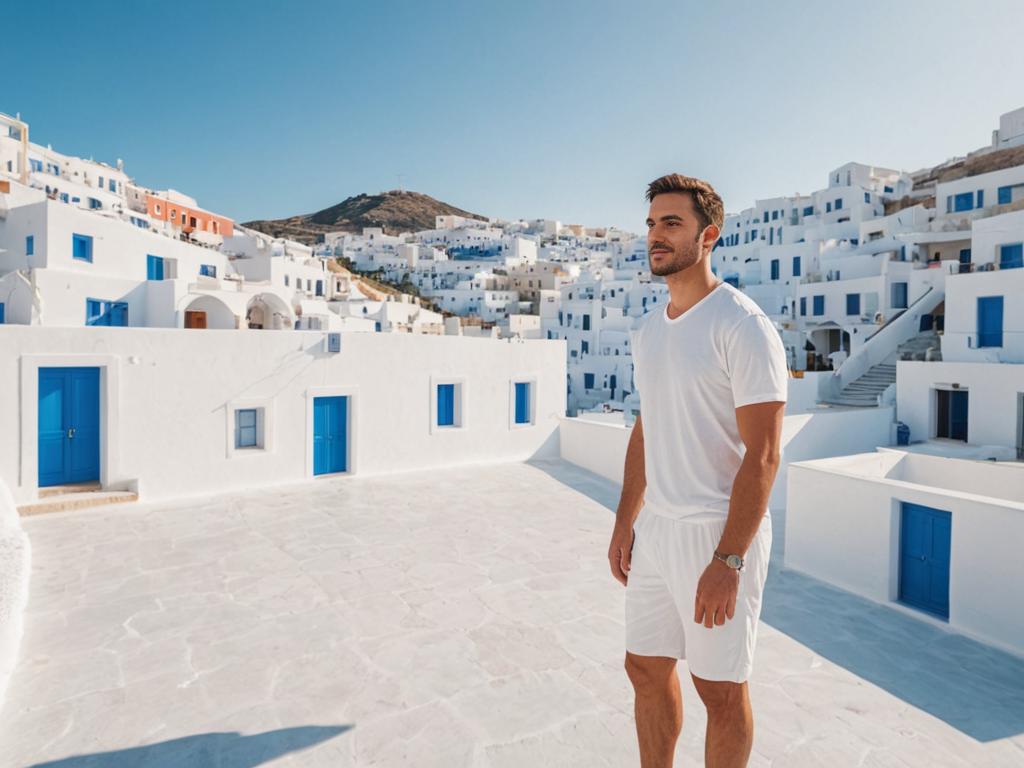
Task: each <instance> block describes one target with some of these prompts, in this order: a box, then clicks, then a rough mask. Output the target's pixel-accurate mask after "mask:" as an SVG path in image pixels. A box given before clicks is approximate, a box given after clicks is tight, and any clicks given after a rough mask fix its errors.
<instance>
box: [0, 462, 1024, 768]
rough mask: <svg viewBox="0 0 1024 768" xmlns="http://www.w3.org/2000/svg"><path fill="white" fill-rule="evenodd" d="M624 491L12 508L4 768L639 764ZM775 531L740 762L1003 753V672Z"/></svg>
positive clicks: (345, 491) (688, 732) (1006, 755)
mask: <svg viewBox="0 0 1024 768" xmlns="http://www.w3.org/2000/svg"><path fill="white" fill-rule="evenodd" d="M617 494H618V489H617V488H616V486H615V485H614V484H613V483H611V482H608V481H606V480H604V479H601V478H598V477H597V476H596V475H592V474H590V473H588V472H585V471H583V470H581V469H578V468H577V467H575V466H573V465H571V464H568V463H565V462H562V461H550V462H537V463H532V464H504V465H496V466H495V465H492V466H487V467H478V468H461V469H452V470H443V471H430V472H422V473H419V472H417V473H408V474H401V475H392V476H388V477H358V476H357V477H349V478H340V479H329V480H320V481H315V482H309V483H305V484H301V485H294V486H290V487H287V488H282V489H280V490H276V491H272V492H265V491H264V492H259V493H251V494H245V495H238V494H235V495H230V496H223V497H217V498H205V499H199V500H190V501H183V502H179V503H163V504H137V505H130V506H124V507H111V508H108V509H105V510H103V511H100V510H85V511H81V512H67V513H59V514H51V515H45V516H40V517H37V518H28V519H25V520H24V526H25V529H26V530H27V532H28V535H29V537H30V539H31V541H32V546H33V573H32V583H31V597H30V602H29V606H28V610H27V613H26V617H25V624H26V629H25V637H24V639H23V644H22V650H21V657H20V661H19V665H18V667H17V669H16V670H15V673H14V676H13V678H12V680H11V685H10V688H9V691H8V695H7V701H6V704H5V706H4V709H3V713H2V718H0V764H2V765H4V766H28V765H35V766H40V765H45V766H60V767H61V768H83V767H84V766H104V768H110V767H113V768H120V767H122V766H125V767H126V766H138V765H145V766H184V765H189V766H192V765H218V766H221V767H222V768H240V767H242V766H258V765H259V766H263V765H268V766H269V765H274V766H286V765H287V766H332V767H336V766H356V765H359V766H365V765H378V766H396V765H416V766H433V765H437V766H442V765H443V766H470V765H472V766H516V767H517V768H518V767H519V766H531V768H532V767H533V766H559V767H560V768H564V767H566V766H586V767H587V768H592V767H593V766H636V765H637V764H638V762H639V761H638V757H637V752H636V737H635V732H634V730H633V722H632V692H631V690H630V688H629V684H628V681H627V679H626V676H625V673H624V671H623V669H622V656H623V628H622V614H623V589H622V588H621V587H620V586H619V585H618V583H617V582H615V581H614V580H613V579H612V577H611V575H610V574H609V573H608V567H607V562H606V559H605V553H606V549H607V544H608V535H609V532H610V526H611V523H612V515H611V512H610V511H609V510H610V508H611V507H613V506H614V503H615V501H616V500H617ZM773 524H774V528H775V535H774V541H775V547H776V549H775V551H774V553H773V560H772V563H773V564H772V568H771V571H770V574H769V578H768V586H767V594H766V599H765V608H764V614H763V621H762V624H761V630H760V634H759V638H758V652H757V655H756V657H755V670H754V676H753V678H752V680H751V695H752V699H753V704H754V709H755V716H756V718H757V731H756V736H755V741H754V754H753V757H752V759H751V763H750V764H751V765H752V766H773V767H776V768H781V767H782V766H808V767H810V766H814V768H818V767H819V766H902V767H907V766H928V768H936V766H951V767H952V766H963V767H964V768H967V767H968V766H970V767H971V768H976V767H977V766H982V765H984V766H988V767H990V768H998V767H1000V766H1007V768H1009V766H1020V765H1021V764H1022V763H1024V660H1022V659H1020V658H1017V657H1014V656H1010V655H1008V654H1005V653H1002V652H1000V651H997V650H994V649H992V648H990V647H988V646H985V645H982V644H979V643H977V642H975V641H972V640H970V639H967V638H965V637H962V636H958V635H954V634H951V633H949V632H947V631H944V630H943V629H942V628H941V627H937V626H935V625H934V624H931V623H927V622H921V621H917V620H915V619H914V618H913V617H912V616H908V615H906V614H904V613H902V612H900V611H896V610H893V609H890V608H887V607H884V606H881V605H876V604H874V603H871V602H869V601H866V600H863V599H860V598H857V597H854V596H852V595H849V594H847V593H844V592H842V591H839V590H836V589H833V588H831V587H828V586H826V585H824V584H823V583H821V582H818V581H815V580H813V579H810V578H808V577H805V576H802V575H800V574H798V573H796V572H792V571H785V570H783V569H781V568H780V564H781V561H782V554H783V553H782V552H781V547H782V543H783V541H784V536H783V535H782V533H783V526H784V514H783V513H782V512H781V511H778V512H776V513H774V514H773ZM680 672H681V675H680V676H681V678H682V684H683V697H684V702H685V711H686V714H685V723H684V727H683V735H682V738H681V739H680V743H679V747H678V758H679V760H678V762H677V764H682V765H697V764H700V763H701V755H702V754H703V732H704V726H705V716H704V710H703V707H702V706H701V704H700V702H699V699H698V698H697V696H696V692H695V690H694V689H693V685H692V682H691V681H690V678H689V674H688V673H687V671H686V666H685V663H683V664H681V665H680Z"/></svg>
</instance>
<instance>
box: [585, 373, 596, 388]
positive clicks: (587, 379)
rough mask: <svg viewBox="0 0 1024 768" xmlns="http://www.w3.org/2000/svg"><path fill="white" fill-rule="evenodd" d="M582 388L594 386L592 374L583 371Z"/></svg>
mask: <svg viewBox="0 0 1024 768" xmlns="http://www.w3.org/2000/svg"><path fill="white" fill-rule="evenodd" d="M583 388H584V389H593V388H594V374H592V373H584V374H583Z"/></svg>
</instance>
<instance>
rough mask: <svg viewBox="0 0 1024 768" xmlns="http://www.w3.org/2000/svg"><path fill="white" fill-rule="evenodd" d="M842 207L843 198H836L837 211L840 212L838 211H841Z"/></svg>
mask: <svg viewBox="0 0 1024 768" xmlns="http://www.w3.org/2000/svg"><path fill="white" fill-rule="evenodd" d="M842 207H843V198H841V197H837V198H836V210H837V211H838V210H840V209H841V208H842Z"/></svg>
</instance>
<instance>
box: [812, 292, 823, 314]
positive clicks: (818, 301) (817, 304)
mask: <svg viewBox="0 0 1024 768" xmlns="http://www.w3.org/2000/svg"><path fill="white" fill-rule="evenodd" d="M814 314H815V315H824V314H825V297H824V296H815V297H814Z"/></svg>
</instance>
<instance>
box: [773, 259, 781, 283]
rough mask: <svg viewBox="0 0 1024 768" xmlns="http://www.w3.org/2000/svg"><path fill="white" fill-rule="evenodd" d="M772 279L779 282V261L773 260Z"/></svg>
mask: <svg viewBox="0 0 1024 768" xmlns="http://www.w3.org/2000/svg"><path fill="white" fill-rule="evenodd" d="M771 279H772V280H778V279H779V260H778V259H772V264H771Z"/></svg>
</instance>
